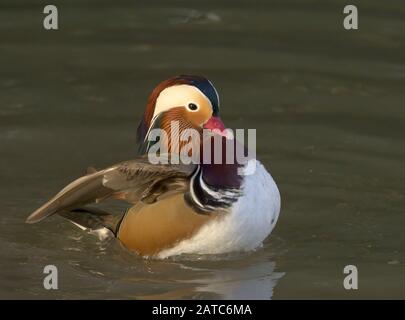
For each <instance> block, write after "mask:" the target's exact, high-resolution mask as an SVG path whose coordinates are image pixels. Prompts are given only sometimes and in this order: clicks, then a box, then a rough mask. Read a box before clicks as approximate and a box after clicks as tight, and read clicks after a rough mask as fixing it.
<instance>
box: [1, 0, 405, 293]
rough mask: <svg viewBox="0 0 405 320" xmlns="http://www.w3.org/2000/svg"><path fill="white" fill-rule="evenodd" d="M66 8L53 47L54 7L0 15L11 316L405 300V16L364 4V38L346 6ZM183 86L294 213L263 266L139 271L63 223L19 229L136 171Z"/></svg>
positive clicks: (4, 238) (243, 258)
mask: <svg viewBox="0 0 405 320" xmlns="http://www.w3.org/2000/svg"><path fill="white" fill-rule="evenodd" d="M58 3H59V4H58V8H59V20H60V21H59V27H60V29H59V30H58V31H45V30H44V29H43V27H42V18H43V14H42V10H43V6H44V4H43V3H42V2H41V1H28V0H21V1H18V2H16V1H12V0H2V2H1V4H0V34H1V38H0V182H1V183H0V297H1V298H27V299H37V298H83V299H89V298H130V299H150V298H171V299H177V298H242V299H245V298H259V299H269V298H273V299H285V298H347V299H351V298H405V268H404V265H405V236H404V225H405V212H404V209H405V169H404V160H405V147H404V141H405V3H404V2H403V1H377V0H375V1H374V0H371V1H355V2H353V3H355V4H357V5H358V8H359V16H360V18H359V27H360V29H359V30H357V31H345V30H344V29H343V27H342V19H343V14H342V10H343V4H344V3H343V2H342V1H321V0H317V1H316V0H313V1H299V0H296V1H292V0H287V1H240V0H235V1H232V2H230V1H224V0H223V1H218V0H216V1H211V0H209V1H198V2H197V1H172V2H171V3H170V4H169V3H168V2H167V1H154V2H153V3H152V2H150V3H147V2H146V1H145V2H143V1H129V0H128V1H113V2H112V1H106V0H103V1H100V0H98V1H88V0H86V1H78V0H76V1H58ZM180 73H192V74H202V75H205V76H207V77H208V78H210V79H211V80H212V81H213V82H214V83H215V85H216V87H217V88H218V90H219V92H220V95H221V104H222V106H221V108H222V109H221V113H222V118H223V120H224V121H225V123H226V125H227V126H229V127H233V128H256V129H257V135H258V137H257V140H258V141H257V144H258V146H257V153H258V157H259V158H260V160H261V161H262V162H263V163H264V164H265V165H266V166H267V168H269V169H270V171H271V173H272V175H273V176H274V178H275V180H276V182H277V184H278V186H279V188H280V191H281V195H282V211H281V216H280V219H279V221H278V224H277V227H276V229H275V230H274V232H273V233H272V235H271V236H270V237H269V238H268V239H267V240H266V241H265V243H264V246H263V247H262V248H260V249H258V250H257V251H256V252H250V253H237V254H232V255H221V256H214V257H206V256H205V257H204V256H191V257H190V256H189V257H180V258H175V259H169V260H164V261H154V260H144V259H141V258H139V257H137V256H136V255H134V254H131V253H130V252H127V251H126V250H124V249H123V248H122V247H121V246H120V244H119V243H117V242H116V241H111V242H109V243H100V242H99V241H98V240H97V239H96V238H95V237H93V236H91V235H88V234H85V233H83V232H81V231H80V230H78V229H77V228H76V227H75V226H73V225H72V224H70V223H68V222H66V221H64V220H63V219H62V218H60V217H57V216H55V217H52V218H50V219H48V220H46V221H43V222H42V223H40V224H35V225H26V224H25V223H24V220H25V218H26V217H27V216H28V215H29V214H30V213H31V212H32V211H33V210H34V209H36V208H37V207H38V206H40V205H41V204H42V203H43V202H44V201H45V200H47V199H48V198H49V197H50V196H52V195H53V194H54V193H55V192H57V191H58V190H60V189H61V187H63V186H64V185H65V184H66V183H68V182H70V181H71V180H73V179H75V178H76V177H78V176H80V175H82V174H83V173H84V172H85V168H87V167H88V166H89V165H94V166H96V167H98V168H101V167H103V166H106V165H109V164H112V163H115V162H118V161H121V160H125V159H130V158H131V157H133V156H134V141H135V131H136V126H137V122H138V120H139V119H140V116H141V114H142V112H143V108H144V105H145V102H146V99H147V96H148V94H149V93H150V91H151V89H152V88H153V87H154V85H156V84H157V83H158V82H159V81H161V80H163V79H165V78H167V77H169V76H172V75H176V74H180ZM48 264H54V265H56V266H57V267H58V270H59V290H56V291H52V292H49V291H46V290H44V289H43V287H42V279H43V274H42V270H43V267H44V266H45V265H48ZM349 264H354V265H356V266H357V267H358V270H359V290H357V291H346V290H345V289H344V288H343V284H342V283H343V278H344V275H343V268H344V266H346V265H349Z"/></svg>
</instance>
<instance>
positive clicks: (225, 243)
mask: <svg viewBox="0 0 405 320" xmlns="http://www.w3.org/2000/svg"><path fill="white" fill-rule="evenodd" d="M244 180H245V181H244V185H243V195H242V196H241V197H240V198H239V199H238V201H237V202H235V204H234V205H233V206H232V208H231V210H230V212H229V213H228V214H225V215H223V216H222V217H220V218H218V219H213V220H211V221H208V222H207V223H206V224H204V225H202V226H201V228H199V230H198V232H197V233H196V234H195V235H194V236H192V237H191V238H189V239H185V240H183V241H181V242H180V243H178V244H177V245H176V246H174V247H172V248H170V249H166V250H163V251H161V252H160V253H159V254H158V256H159V257H161V258H165V257H168V256H172V255H178V254H182V253H194V254H219V253H226V252H232V251H244V250H252V249H255V248H256V247H258V246H260V245H261V244H262V242H263V240H264V239H265V238H266V237H267V236H268V235H269V234H270V233H271V231H272V230H273V228H274V226H275V225H276V222H277V219H278V216H279V212H280V202H281V201H280V193H279V190H278V188H277V185H276V184H275V182H274V180H273V178H272V177H271V175H270V174H269V173H268V172H267V170H266V169H265V168H264V166H263V165H262V164H261V163H260V162H258V161H257V164H256V170H255V172H254V174H252V175H249V176H246V177H245V179H244Z"/></svg>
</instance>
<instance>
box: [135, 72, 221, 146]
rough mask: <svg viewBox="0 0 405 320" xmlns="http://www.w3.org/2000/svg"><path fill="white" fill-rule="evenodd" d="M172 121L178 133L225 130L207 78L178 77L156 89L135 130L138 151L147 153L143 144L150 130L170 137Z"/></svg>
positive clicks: (216, 95)
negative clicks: (158, 130)
mask: <svg viewBox="0 0 405 320" xmlns="http://www.w3.org/2000/svg"><path fill="white" fill-rule="evenodd" d="M175 122H177V123H178V126H179V131H180V132H179V133H180V134H181V132H182V131H183V130H185V129H196V130H197V132H200V133H201V132H202V130H203V129H210V130H214V129H215V130H216V131H217V132H219V133H221V132H224V131H225V125H224V124H223V122H222V121H221V119H220V117H219V96H218V92H217V90H216V89H215V87H214V85H213V84H212V83H211V82H210V81H209V80H208V79H206V78H204V77H201V76H193V75H180V76H177V77H173V78H170V79H167V80H165V81H163V82H161V83H159V84H158V85H157V86H156V88H155V89H154V90H153V91H152V93H151V95H150V96H149V99H148V103H147V106H146V110H145V113H144V115H143V117H142V120H141V122H140V124H139V127H138V133H137V143H138V145H139V146H140V152H142V153H144V152H146V151H147V147H146V146H147V145H148V144H147V143H146V142H147V140H148V135H149V133H150V132H151V130H152V129H163V130H165V131H166V133H167V134H168V135H170V133H171V124H173V123H175ZM169 151H170V150H169Z"/></svg>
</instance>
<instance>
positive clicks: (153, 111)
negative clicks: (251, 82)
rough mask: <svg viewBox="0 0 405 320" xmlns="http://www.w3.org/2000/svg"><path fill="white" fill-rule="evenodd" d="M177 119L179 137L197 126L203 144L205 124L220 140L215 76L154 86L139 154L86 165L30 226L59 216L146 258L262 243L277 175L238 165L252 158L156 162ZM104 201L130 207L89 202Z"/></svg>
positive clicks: (174, 148) (273, 208)
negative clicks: (155, 146)
mask: <svg viewBox="0 0 405 320" xmlns="http://www.w3.org/2000/svg"><path fill="white" fill-rule="evenodd" d="M173 121H177V123H178V128H179V133H180V134H181V133H182V131H184V130H186V129H194V130H196V132H197V133H198V134H199V135H200V136H201V139H196V141H197V142H196V143H199V144H200V146H197V147H201V146H202V145H203V144H204V141H206V140H207V139H205V138H203V137H202V133H203V131H204V130H203V129H210V130H212V131H213V132H214V133H213V134H212V136H214V135H217V134H219V135H221V139H222V138H223V137H226V136H227V135H226V130H227V129H226V128H225V126H224V124H223V123H222V121H221V119H220V118H219V97H218V93H217V91H216V89H215V87H214V86H213V84H212V83H211V82H210V81H209V80H207V79H205V78H204V77H200V76H189V75H181V76H177V77H174V78H171V79H168V80H165V81H163V82H161V83H160V84H159V85H158V86H157V87H156V88H155V89H154V90H153V91H152V93H151V95H150V97H149V99H148V103H147V107H146V111H145V113H144V115H143V117H142V120H141V122H140V124H139V127H138V132H137V142H138V145H139V150H140V155H139V156H138V157H137V158H136V159H134V160H129V161H125V162H122V163H119V164H116V165H113V166H110V167H108V168H106V169H104V170H100V171H96V170H95V169H90V170H88V172H87V174H86V175H85V176H83V177H81V178H79V179H77V180H75V181H73V182H72V183H70V184H69V185H67V186H66V187H65V188H64V189H62V190H61V191H60V192H59V193H58V194H57V195H56V196H54V197H53V198H52V199H51V200H50V201H48V202H47V203H45V204H44V205H43V206H42V207H40V208H39V209H37V210H36V211H35V212H34V213H32V214H31V215H30V216H29V217H28V218H27V223H35V222H38V221H40V220H42V219H44V218H46V217H48V216H50V215H53V214H55V213H57V214H59V215H61V216H63V217H65V218H67V219H69V220H70V221H71V222H73V223H74V224H76V225H77V226H79V227H81V228H82V229H87V230H89V231H92V232H96V233H97V232H98V233H99V234H110V235H113V236H115V237H116V238H118V239H119V240H120V241H121V243H122V244H123V245H124V246H125V247H127V248H128V249H131V250H134V251H136V252H137V253H139V254H140V255H142V256H144V257H156V258H166V257H169V256H174V255H179V254H220V253H228V252H232V251H247V250H253V249H255V248H257V247H259V246H260V245H261V244H262V242H263V240H264V239H265V238H266V237H267V236H268V235H269V234H270V232H271V231H272V229H273V228H274V226H275V224H276V222H277V219H278V215H279V212H280V193H279V191H278V188H277V186H276V184H275V182H274V180H273V178H272V177H271V175H270V174H269V173H268V172H267V170H266V169H265V168H264V166H263V165H262V164H261V163H260V162H259V161H258V160H254V159H253V161H255V170H254V172H253V173H252V174H245V175H244V174H241V171H240V170H239V169H242V170H243V169H246V167H247V166H248V165H249V163H250V162H251V160H249V161H248V162H245V163H243V164H240V163H234V164H228V163H226V161H222V162H220V163H217V162H215V161H213V163H212V164H210V163H205V162H203V161H201V162H199V163H198V162H197V163H195V162H191V163H188V164H187V163H185V162H184V163H183V162H179V163H178V164H176V163H157V164H154V163H151V161H150V159H149V158H148V156H147V153H148V152H149V151H150V149H151V143H150V140H151V139H149V138H150V135H151V134H152V132H153V129H163V130H165V132H167V133H168V135H167V136H170V130H171V128H172V127H171V126H170V124H171V123H173ZM214 129H215V130H214ZM226 139H230V138H229V137H226ZM192 143H194V142H192ZM180 144H181V143H180ZM182 150H183V149H182V148H181V145H180V146H179V143H177V145H176V143H175V142H173V141H171V140H170V141H168V150H167V154H169V155H170V154H172V155H174V154H180V153H181V152H183V151H182ZM214 150H215V149H214ZM168 159H169V157H168ZM200 159H201V158H200ZM208 162H209V161H208ZM106 199H120V200H125V201H127V202H129V203H131V204H132V207H131V208H130V209H129V210H127V211H126V212H125V213H123V214H119V215H117V214H110V213H107V212H105V211H102V210H100V209H98V208H94V207H89V206H87V205H88V204H91V203H99V202H101V201H103V200H106Z"/></svg>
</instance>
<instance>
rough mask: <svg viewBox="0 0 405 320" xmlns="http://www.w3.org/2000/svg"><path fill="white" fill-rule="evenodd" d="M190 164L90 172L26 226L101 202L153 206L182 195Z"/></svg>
mask: <svg viewBox="0 0 405 320" xmlns="http://www.w3.org/2000/svg"><path fill="white" fill-rule="evenodd" d="M196 168H197V165H194V164H188V165H186V164H177V165H176V164H151V163H150V162H149V160H148V158H147V157H145V156H144V157H140V158H137V159H135V160H130V161H125V162H122V163H119V164H117V165H114V166H111V167H108V168H106V169H104V170H100V171H96V172H92V171H93V170H91V171H90V172H92V173H89V174H87V175H86V176H83V177H81V178H79V179H77V180H75V181H73V182H72V183H70V184H69V185H67V186H66V187H65V188H63V189H62V190H61V191H60V192H59V193H58V194H57V195H55V196H54V197H53V198H52V199H51V200H49V201H48V202H47V203H45V204H44V205H43V206H42V207H40V208H39V209H37V210H36V211H35V212H33V213H32V214H31V215H30V216H29V217H28V218H27V220H26V222H27V223H35V222H39V221H41V220H42V219H44V218H46V217H48V216H50V215H53V214H55V213H59V212H66V211H72V210H74V209H77V208H80V207H82V206H84V205H87V204H90V203H94V202H100V201H103V200H105V199H109V198H110V199H111V198H112V199H122V200H126V201H128V202H130V203H138V202H140V201H142V202H145V203H153V202H155V201H158V200H159V199H161V198H162V197H165V196H167V195H169V194H173V193H181V192H186V191H187V190H188V188H189V177H190V176H192V174H193V172H194V171H195V170H196Z"/></svg>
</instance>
